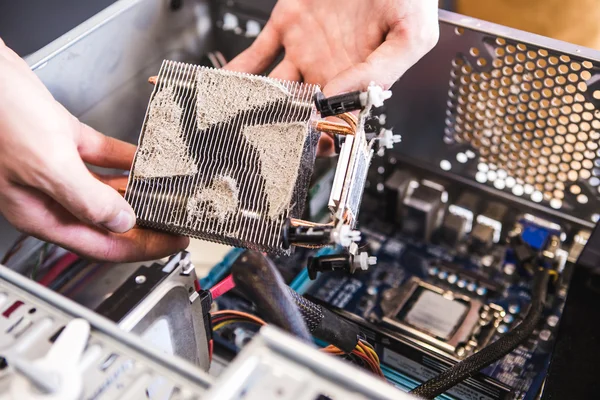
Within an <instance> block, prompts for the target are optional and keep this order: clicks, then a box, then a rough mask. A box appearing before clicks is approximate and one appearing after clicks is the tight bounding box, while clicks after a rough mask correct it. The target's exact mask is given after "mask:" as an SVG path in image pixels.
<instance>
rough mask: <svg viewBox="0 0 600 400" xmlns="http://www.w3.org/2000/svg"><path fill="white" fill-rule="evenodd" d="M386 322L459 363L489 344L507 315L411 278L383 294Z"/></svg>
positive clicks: (406, 335)
mask: <svg viewBox="0 0 600 400" xmlns="http://www.w3.org/2000/svg"><path fill="white" fill-rule="evenodd" d="M381 307H382V309H383V311H384V318H383V322H384V323H386V324H388V325H390V326H391V327H393V329H394V330H397V331H398V332H399V333H401V334H402V335H403V336H405V337H407V338H409V339H410V340H411V341H414V342H417V343H419V344H420V345H422V346H424V347H427V348H429V349H431V350H433V351H435V352H437V353H444V354H445V355H449V356H450V357H452V358H454V359H456V360H460V359H463V358H465V357H467V356H469V355H471V354H473V353H475V352H476V351H477V350H479V349H480V348H482V347H484V346H485V345H487V344H488V343H489V341H490V340H491V338H492V336H493V335H494V331H495V330H496V328H497V327H498V326H499V325H500V323H501V321H502V318H504V315H505V314H506V313H505V311H504V309H503V308H502V307H500V306H498V305H496V304H485V303H483V302H482V301H481V300H478V299H475V298H471V297H468V296H465V295H463V294H460V293H456V292H453V291H451V290H447V289H444V288H441V287H438V286H435V285H431V284H429V283H426V282H423V281H422V280H420V279H419V278H414V277H413V278H412V279H411V280H409V281H408V282H406V283H405V284H404V285H402V286H401V287H400V288H395V289H389V290H388V291H386V292H385V294H384V300H383V301H382V304H381Z"/></svg>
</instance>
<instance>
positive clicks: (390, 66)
mask: <svg viewBox="0 0 600 400" xmlns="http://www.w3.org/2000/svg"><path fill="white" fill-rule="evenodd" d="M436 29H437V28H436ZM415 37H416V38H417V39H406V35H405V34H404V32H402V31H400V32H392V33H390V34H389V35H388V38H387V40H386V41H385V42H383V43H382V44H381V45H380V46H379V47H378V48H377V49H375V51H374V52H373V53H371V54H370V55H369V56H368V57H367V59H366V60H365V61H364V62H362V63H360V64H357V65H355V66H353V67H351V68H349V69H347V70H345V71H343V72H342V73H340V74H338V75H337V76H336V77H335V78H333V79H332V80H331V81H330V82H329V83H328V84H327V85H326V86H325V88H324V89H323V92H324V93H325V95H326V96H332V95H336V94H340V93H344V92H350V91H353V90H365V89H366V88H367V87H368V86H369V83H370V82H375V83H376V84H378V85H380V86H383V87H384V88H385V89H389V88H390V87H391V86H392V85H393V84H394V83H395V82H396V81H397V80H398V79H399V78H400V77H401V76H402V75H403V74H404V73H405V72H406V71H407V70H408V69H409V68H410V67H412V66H413V65H414V64H415V63H416V62H417V61H418V60H419V59H420V58H421V57H422V56H423V55H424V54H425V53H426V52H427V51H429V50H430V49H431V48H432V47H433V46H434V45H435V42H437V35H436V33H435V30H433V31H428V32H427V33H423V34H416V35H415Z"/></svg>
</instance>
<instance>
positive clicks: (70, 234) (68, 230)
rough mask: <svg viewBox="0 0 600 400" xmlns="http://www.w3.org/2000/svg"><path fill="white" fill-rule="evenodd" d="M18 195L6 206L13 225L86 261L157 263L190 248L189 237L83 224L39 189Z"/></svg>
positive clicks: (24, 190)
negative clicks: (113, 229) (116, 231)
mask: <svg viewBox="0 0 600 400" xmlns="http://www.w3.org/2000/svg"><path fill="white" fill-rule="evenodd" d="M18 191H19V193H17V194H16V196H13V198H12V201H4V203H3V204H8V209H6V208H3V210H2V211H3V213H4V214H5V216H6V218H7V219H8V220H9V221H10V222H11V223H13V224H14V225H15V226H16V227H17V228H18V229H19V230H21V231H23V232H27V233H29V234H31V235H33V236H35V237H37V238H39V239H41V240H45V241H50V242H53V243H56V244H58V245H59V246H61V247H64V248H66V249H69V250H71V251H73V252H75V253H77V254H79V255H81V256H83V257H86V258H91V259H97V260H104V261H110V262H133V261H147V260H155V259H158V258H162V257H166V256H168V255H170V254H173V253H176V252H178V251H180V250H183V249H185V248H187V247H188V245H189V239H188V238H186V237H182V236H174V235H169V234H166V233H161V232H154V231H150V230H145V229H139V228H135V229H132V230H131V231H129V232H127V233H125V234H117V233H113V232H108V231H106V230H104V229H102V228H98V227H95V226H91V225H87V224H85V223H83V222H81V221H80V220H78V219H77V218H76V217H74V216H73V215H72V214H70V213H69V212H68V211H67V210H66V209H64V208H63V207H62V206H60V205H59V204H58V203H56V202H55V201H53V200H52V199H51V198H50V197H48V196H47V195H45V194H43V193H41V192H38V191H36V190H35V189H31V188H20V189H18ZM3 200H5V199H3ZM15 205H16V207H15ZM23 205H26V207H25V208H23V207H22V206H23ZM24 212H26V213H24Z"/></svg>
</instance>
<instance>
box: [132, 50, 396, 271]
mask: <svg viewBox="0 0 600 400" xmlns="http://www.w3.org/2000/svg"><path fill="white" fill-rule="evenodd" d="M150 81H151V82H152V83H154V85H155V88H154V91H153V93H152V95H151V99H150V102H149V105H148V110H147V113H146V118H145V120H144V124H143V128H142V132H141V135H140V139H139V147H138V150H137V153H136V156H135V160H134V164H133V167H132V170H131V172H130V176H129V182H128V186H127V190H126V193H125V198H126V200H127V201H128V202H129V203H130V204H131V206H132V207H133V209H134V211H135V213H136V215H137V223H138V225H140V226H144V227H149V228H153V229H158V230H162V231H167V232H171V233H175V234H181V235H186V236H191V237H196V238H200V239H205V240H210V241H214V242H218V243H223V244H227V245H232V246H236V247H245V248H249V249H253V250H257V251H264V252H269V253H274V254H289V253H290V252H291V249H292V247H293V246H297V245H300V246H314V247H319V246H325V245H329V244H331V243H337V244H340V245H342V246H344V247H346V248H348V249H349V254H350V257H351V261H352V262H351V264H353V265H355V267H362V268H365V267H366V266H367V265H368V263H369V262H373V261H374V260H373V259H370V258H369V257H368V256H367V255H366V254H358V249H357V246H356V243H355V242H356V241H357V240H358V239H359V238H360V233H359V232H357V231H355V230H354V227H355V224H356V218H357V216H358V210H359V206H360V200H361V197H362V193H363V189H364V184H365V179H366V174H367V170H368V167H369V164H370V162H371V159H372V157H373V147H374V145H375V143H377V144H378V146H379V147H380V148H385V147H387V148H389V147H391V146H392V145H393V144H394V143H395V142H397V141H399V137H398V136H396V135H393V134H392V133H391V132H390V131H387V130H385V129H382V131H381V132H380V133H379V134H378V135H376V136H375V137H373V138H371V139H370V140H368V139H367V135H366V134H365V130H364V123H365V119H366V117H367V116H368V114H369V113H370V109H371V107H372V106H381V105H382V104H383V101H384V100H385V99H386V98H389V96H390V95H391V93H390V92H388V91H384V90H382V89H381V88H379V87H377V86H374V85H372V86H371V87H370V88H369V89H368V90H367V91H366V92H364V93H361V92H353V93H347V94H344V95H340V96H334V97H330V98H325V97H324V95H323V94H322V93H321V92H320V89H319V87H318V86H315V85H309V84H302V83H298V82H287V81H281V80H275V79H270V78H266V77H262V76H254V75H248V74H243V73H238V72H231V71H225V70H219V69H213V68H206V67H200V66H195V65H190V64H184V63H179V62H173V61H165V62H163V64H162V67H161V70H160V72H159V75H158V76H157V77H153V78H151V79H150ZM354 110H361V111H360V113H359V114H358V116H355V115H354V114H351V113H350V111H354ZM334 115H337V116H338V118H339V119H340V121H339V122H332V121H329V120H324V119H322V118H324V117H329V116H334ZM321 134H328V135H331V136H335V135H343V136H344V138H345V140H344V142H343V144H342V145H341V150H340V157H339V161H338V165H337V169H336V175H335V180H334V185H333V189H332V193H331V197H330V201H329V207H330V211H331V222H330V223H327V224H317V223H313V222H309V221H303V220H300V219H299V218H300V216H301V214H302V210H303V207H304V203H305V199H306V197H307V191H308V184H309V180H310V177H311V174H312V170H313V164H314V160H315V157H316V149H317V144H318V141H319V138H320V136H321ZM355 267H354V268H355ZM351 269H352V268H351Z"/></svg>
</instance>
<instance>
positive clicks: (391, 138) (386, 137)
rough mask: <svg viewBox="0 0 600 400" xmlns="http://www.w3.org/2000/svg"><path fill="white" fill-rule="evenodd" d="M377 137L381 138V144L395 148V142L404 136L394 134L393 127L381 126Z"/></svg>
mask: <svg viewBox="0 0 600 400" xmlns="http://www.w3.org/2000/svg"><path fill="white" fill-rule="evenodd" d="M377 139H379V145H380V146H382V147H385V148H386V149H393V148H394V144H396V143H400V142H401V141H402V136H400V135H394V132H392V130H391V129H385V128H381V131H379V136H377Z"/></svg>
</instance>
